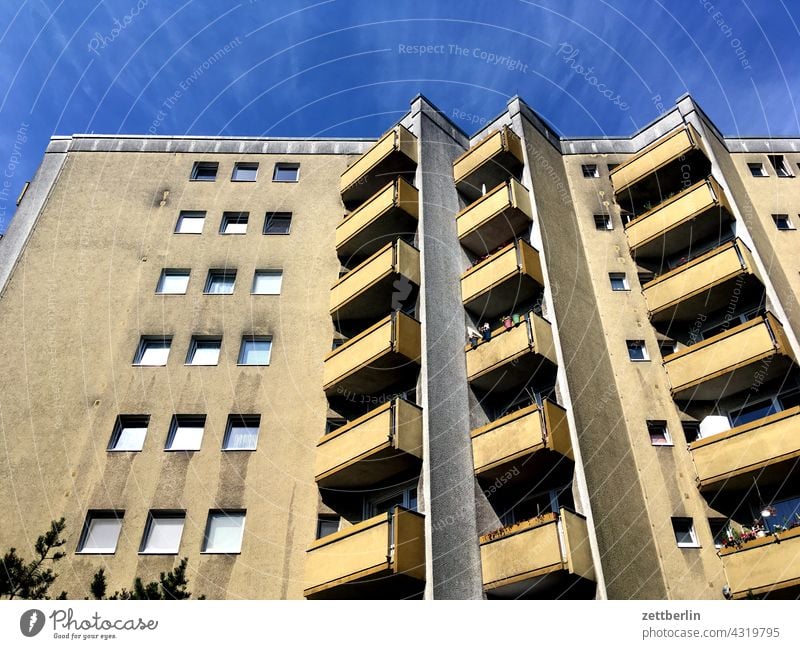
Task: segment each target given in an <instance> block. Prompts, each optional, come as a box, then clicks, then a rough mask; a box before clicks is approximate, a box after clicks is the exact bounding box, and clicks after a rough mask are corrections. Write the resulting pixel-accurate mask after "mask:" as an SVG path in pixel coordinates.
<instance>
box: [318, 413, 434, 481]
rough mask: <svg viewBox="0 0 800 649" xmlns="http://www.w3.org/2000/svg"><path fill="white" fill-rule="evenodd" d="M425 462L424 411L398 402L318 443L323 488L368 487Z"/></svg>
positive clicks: (366, 415)
mask: <svg viewBox="0 0 800 649" xmlns="http://www.w3.org/2000/svg"><path fill="white" fill-rule="evenodd" d="M420 458H422V408H420V407H419V406H416V405H414V404H413V403H411V402H409V401H406V400H405V399H393V400H392V401H389V402H387V403H385V404H383V405H382V406H380V407H378V408H375V409H374V410H371V411H370V412H368V413H367V414H365V415H364V416H362V417H359V418H358V419H355V420H354V421H351V422H350V423H348V424H347V425H345V426H342V427H341V428H339V429H337V430H334V431H333V432H331V433H329V434H327V435H325V436H324V437H323V438H322V439H321V440H320V441H319V443H318V444H317V456H316V465H315V469H316V480H317V484H318V485H319V486H320V488H323V489H353V488H366V487H370V486H373V485H375V484H377V483H379V482H382V481H384V480H388V479H389V478H392V477H394V476H396V475H398V474H400V473H403V472H404V471H406V470H408V469H410V468H412V467H416V466H419V463H420Z"/></svg>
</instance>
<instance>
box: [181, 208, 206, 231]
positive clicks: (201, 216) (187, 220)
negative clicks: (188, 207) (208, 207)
mask: <svg viewBox="0 0 800 649" xmlns="http://www.w3.org/2000/svg"><path fill="white" fill-rule="evenodd" d="M205 222H206V213H205V212H181V213H180V214H179V215H178V222H177V223H176V224H175V234H203V225H205Z"/></svg>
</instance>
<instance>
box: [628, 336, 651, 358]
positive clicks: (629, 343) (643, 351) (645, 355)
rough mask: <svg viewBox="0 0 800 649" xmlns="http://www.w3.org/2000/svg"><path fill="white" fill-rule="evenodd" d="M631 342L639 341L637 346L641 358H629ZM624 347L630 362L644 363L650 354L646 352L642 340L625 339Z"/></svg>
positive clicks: (645, 346)
mask: <svg viewBox="0 0 800 649" xmlns="http://www.w3.org/2000/svg"><path fill="white" fill-rule="evenodd" d="M631 343H641V345H639V347H640V348H641V350H642V358H631ZM625 349H626V350H627V352H628V360H630V361H631V362H632V363H645V362H647V361H649V360H650V354H649V353H648V352H647V345H646V344H645V341H644V340H638V339H637V340H626V341H625Z"/></svg>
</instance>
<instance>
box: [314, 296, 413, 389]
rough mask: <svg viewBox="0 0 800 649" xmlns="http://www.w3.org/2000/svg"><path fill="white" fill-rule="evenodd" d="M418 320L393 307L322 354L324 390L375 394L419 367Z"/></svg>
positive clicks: (411, 374) (406, 377) (411, 373)
mask: <svg viewBox="0 0 800 649" xmlns="http://www.w3.org/2000/svg"><path fill="white" fill-rule="evenodd" d="M420 342H421V341H420V324H419V322H418V321H416V320H414V318H412V317H410V316H407V315H405V314H404V313H402V312H400V311H396V312H395V313H392V314H391V315H389V316H387V317H385V318H384V319H383V320H381V321H380V322H377V323H376V324H374V325H372V326H371V327H370V328H369V329H366V330H365V331H362V332H361V333H360V334H358V335H357V336H354V337H353V338H351V339H350V340H348V341H347V342H346V343H345V344H344V345H342V346H341V347H337V348H336V349H334V350H333V351H332V352H330V353H329V354H328V355H327V356H326V357H325V362H324V365H323V384H324V386H323V387H324V390H325V394H326V395H328V396H329V397H331V396H336V395H338V396H341V397H345V398H347V397H348V396H354V395H358V394H376V393H378V392H381V391H382V390H384V389H386V388H388V387H390V386H392V385H394V384H395V383H399V382H402V381H403V380H408V379H409V378H413V376H414V375H415V374H416V372H417V371H418V370H419V362H420V360H419V359H420Z"/></svg>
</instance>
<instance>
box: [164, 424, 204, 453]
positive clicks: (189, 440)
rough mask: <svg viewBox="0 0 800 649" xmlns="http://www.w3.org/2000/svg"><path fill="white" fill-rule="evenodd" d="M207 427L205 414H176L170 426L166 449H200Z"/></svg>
mask: <svg viewBox="0 0 800 649" xmlns="http://www.w3.org/2000/svg"><path fill="white" fill-rule="evenodd" d="M205 427H206V416H205V415H175V416H174V417H173V418H172V423H171V424H170V427H169V435H167V444H166V446H165V447H164V450H166V451H199V450H200V447H201V445H202V443H203V432H205Z"/></svg>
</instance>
